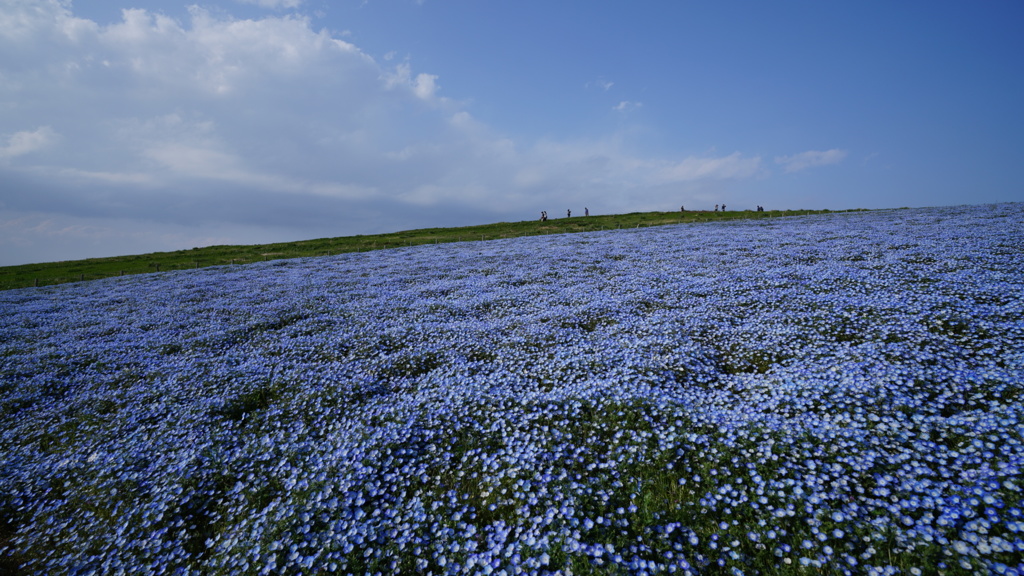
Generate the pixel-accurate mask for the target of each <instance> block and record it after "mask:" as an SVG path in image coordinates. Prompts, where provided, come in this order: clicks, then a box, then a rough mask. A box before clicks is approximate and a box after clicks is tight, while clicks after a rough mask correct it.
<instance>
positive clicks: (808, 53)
mask: <svg viewBox="0 0 1024 576" xmlns="http://www.w3.org/2000/svg"><path fill="white" fill-rule="evenodd" d="M1022 55H1024V4H1021V3H1020V2H1009V1H1003V2H1000V1H993V2H899V3H895V2H863V1H861V2H770V3H768V2H714V3H712V2H700V3H698V2H662V1H658V2H655V1H640V2H609V1H587V2H582V1H580V2H577V1H562V2H540V1H534V0H525V1H522V0H521V1H516V2H511V1H507V2H499V1H494V0H448V1H441V0H422V1H419V2H417V1H414V0H358V1H352V2H347V1H341V2H324V1H319V0H317V1H304V0H259V1H257V0H252V1H249V2H241V1H232V0H220V1H218V2H211V3H203V4H197V5H188V4H184V3H176V2H167V1H141V0H140V1H135V2H133V1H131V0H124V1H122V2H74V3H72V2H60V1H56V0H36V1H22V0H0V248H2V249H0V265H7V264H18V263H27V262H41V261H52V260H65V259H77V258H84V257H91V256H108V255H119V254H133V253H142V252H150V251H160V250H175V249H182V248H191V247H193V246H204V245H210V244H245V243H265V242H276V241H287V240H299V239H305V238H317V237H326V236H342V235H351V234H367V233H375V232H389V231H395V230H402V229H410V228H422V227H433V226H460V225H472V224H483V223H489V222H495V221H517V220H531V219H535V218H537V217H538V216H539V213H540V211H541V210H547V211H548V212H549V213H550V214H552V215H562V214H564V213H565V210H566V209H572V210H573V212H574V213H577V214H580V213H582V212H583V208H584V207H588V208H589V209H590V211H591V213H593V214H603V213H615V212H632V211H641V210H677V209H678V208H679V206H680V205H686V207H687V208H689V209H711V208H713V207H714V205H715V204H720V203H725V204H727V205H728V206H729V208H730V209H752V208H754V207H755V206H757V205H762V206H765V207H767V208H769V209H771V208H829V209H844V208H888V207H900V206H937V205H950V204H980V203H991V202H1006V201H1024V171H1022V170H1021V168H1020V167H1021V165H1024V162H1022V159H1024V111H1022V104H1021V103H1022V102H1024V56H1022Z"/></svg>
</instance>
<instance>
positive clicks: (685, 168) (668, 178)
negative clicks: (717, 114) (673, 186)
mask: <svg viewBox="0 0 1024 576" xmlns="http://www.w3.org/2000/svg"><path fill="white" fill-rule="evenodd" d="M760 168H761V158H760V156H755V157H753V158H744V157H743V156H742V155H741V154H740V153H739V152H734V153H732V154H730V155H728V156H720V157H703V158H700V157H694V156H690V157H688V158H684V159H682V160H680V161H678V162H672V163H669V164H667V165H665V166H662V167H660V169H659V170H658V171H657V178H658V179H659V180H660V181H662V182H692V181H695V180H727V179H742V178H751V177H753V176H755V175H756V174H757V173H758V171H759V170H760Z"/></svg>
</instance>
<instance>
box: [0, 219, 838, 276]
mask: <svg viewBox="0 0 1024 576" xmlns="http://www.w3.org/2000/svg"><path fill="white" fill-rule="evenodd" d="M822 212H829V211H828V210H773V211H768V212H754V211H750V210H745V211H734V212H708V211H696V212H694V211H689V212H682V213H681V212H633V213H630V214H611V215H607V216H587V217H573V218H554V219H551V220H548V221H547V222H540V221H537V220H528V221H523V222H499V223H496V224H484V225H480V226H465V227H461V228H423V229H420V230H406V231H403V232H392V233H388V234H371V235H361V236H342V237H338V238H318V239H315V240H300V241H297V242H284V243H278V244H253V245H245V246H206V247H204V248H193V249H191V250H178V251H175V252H154V253H152V254H139V255H134V256H114V257H110V258H89V259H86V260H70V261H64V262H48V263H42V264H23V265H19V266H3V267H0V290H10V289H13V288H26V287H29V286H49V285H53V284H63V283H66V282H78V281H84V280H98V279H100V278H109V277H111V276H121V275H125V274H145V273H148V272H158V271H166V270H185V269H190V268H202V267H206V266H222V265H229V264H247V263H251V262H261V261H264V260H278V259H283V258H301V257H306V256H325V255H330V254H339V253H342V252H366V251H369V250H381V249H384V248H398V247H401V246H412V245H417V244H434V243H441V242H461V241H467V240H494V239H498V238H514V237H517V236H537V235H540V234H562V233H566V232H590V231H595V230H608V229H614V228H636V227H639V226H660V225H664V224H679V223H685V222H710V221H722V220H736V219H747V218H774V217H779V216H798V215H803V214H818V213H822Z"/></svg>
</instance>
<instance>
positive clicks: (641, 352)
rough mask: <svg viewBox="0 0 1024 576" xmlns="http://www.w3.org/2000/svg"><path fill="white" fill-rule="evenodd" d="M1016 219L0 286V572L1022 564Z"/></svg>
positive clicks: (952, 219) (836, 222) (366, 258)
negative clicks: (29, 286) (1, 288)
mask: <svg viewBox="0 0 1024 576" xmlns="http://www.w3.org/2000/svg"><path fill="white" fill-rule="evenodd" d="M1022 263H1024V204H1003V205H996V206H975V207H955V208H929V209H913V210H894V211H874V212H861V213H844V214H829V215H821V216H807V217H794V218H780V219H771V220H754V221H740V222H732V223H713V224H686V225H675V226H662V227H657V228H646V229H641V230H622V231H607V232H593V233H580V234H572V235H552V236H540V237H528V238H519V239H511V240H501V241H490V242H473V243H461V244H448V245H439V246H420V247H415V248H401V249H394V250H387V251H378V252H372V253H354V254H346V255H342V256H337V257H328V258H315V259H303V260H286V261H277V262H268V263H265V264H253V265H247V266H244V267H220V268H207V269H202V270H195V271H182V272H172V273H164V274H152V275H145V276H131V277H124V278H111V279H108V280H101V281H96V282H89V283H81V284H70V285H62V286H54V287H49V288H39V289H22V290H12V291H7V292H2V293H0V571H3V570H4V569H6V570H7V571H8V572H12V573H21V574H51V575H52V574H204V575H205V574H210V575H220V574H224V575H227V574H332V573H353V574H364V573H371V574H374V573H379V574H412V573H433V574H506V575H511V574H658V573H678V574H741V573H742V574H936V573H946V574H974V573H980V574H986V573H997V574H1024V563H1022V557H1024V502H1022V499H1021V493H1022V491H1024V474H1022V468H1024V443H1022V429H1024V418H1022V416H1024V405H1022V399H1024V394H1022V392H1024V266H1022Z"/></svg>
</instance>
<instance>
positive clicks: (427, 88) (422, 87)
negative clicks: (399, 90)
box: [412, 74, 437, 100]
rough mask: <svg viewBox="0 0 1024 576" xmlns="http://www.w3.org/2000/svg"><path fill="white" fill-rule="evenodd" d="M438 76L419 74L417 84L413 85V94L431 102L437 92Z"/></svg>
mask: <svg viewBox="0 0 1024 576" xmlns="http://www.w3.org/2000/svg"><path fill="white" fill-rule="evenodd" d="M436 80H437V76H435V75H433V74H417V75H416V83H415V84H414V85H413V89H412V91H413V93H414V94H416V96H418V97H419V98H422V99H423V100H429V99H430V98H431V97H433V96H434V92H436V91H437V83H436Z"/></svg>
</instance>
